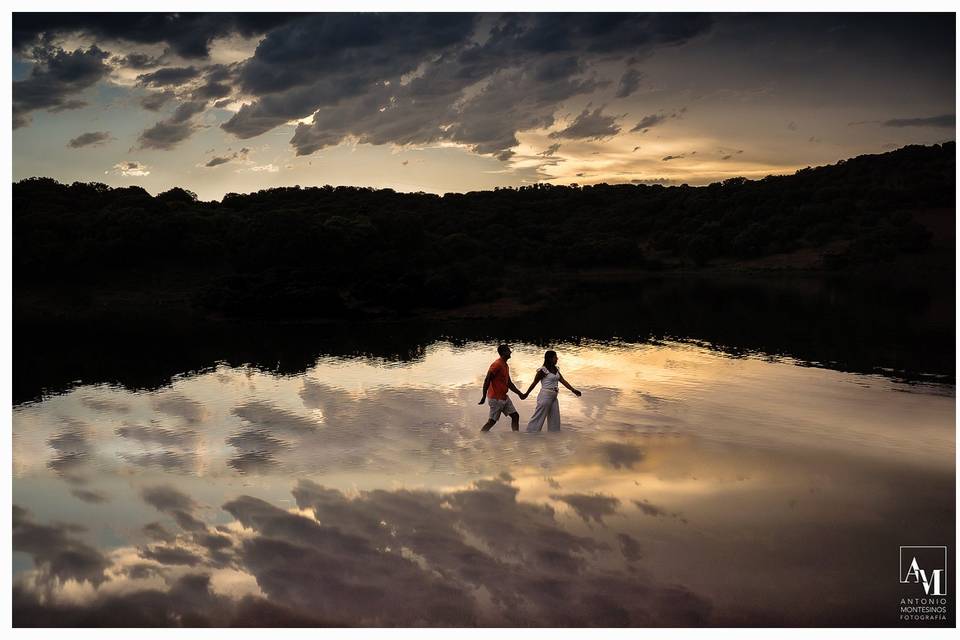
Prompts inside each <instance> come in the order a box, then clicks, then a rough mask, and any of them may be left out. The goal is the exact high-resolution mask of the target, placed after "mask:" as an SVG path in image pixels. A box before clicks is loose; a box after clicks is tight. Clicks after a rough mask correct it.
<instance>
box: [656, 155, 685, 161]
mask: <svg viewBox="0 0 960 640" xmlns="http://www.w3.org/2000/svg"><path fill="white" fill-rule="evenodd" d="M685 157H686V156H685V155H683V154H682V153H681V154H678V155H675V156H672V155H671V156H663V157H662V158H661V159H660V160H661V161H663V162H669V161H670V160H680V159H681V158H685Z"/></svg>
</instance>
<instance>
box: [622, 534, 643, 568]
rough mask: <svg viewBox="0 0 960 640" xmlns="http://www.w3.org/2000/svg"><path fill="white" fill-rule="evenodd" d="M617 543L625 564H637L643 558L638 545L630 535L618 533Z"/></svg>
mask: <svg viewBox="0 0 960 640" xmlns="http://www.w3.org/2000/svg"><path fill="white" fill-rule="evenodd" d="M617 541H618V542H619V543H620V552H621V553H622V554H623V557H624V558H625V559H626V561H627V562H637V561H639V560H640V559H642V558H643V553H642V552H641V550H640V549H641V547H640V543H639V542H637V540H636V538H634V537H633V536H631V535H630V534H627V533H618V534H617Z"/></svg>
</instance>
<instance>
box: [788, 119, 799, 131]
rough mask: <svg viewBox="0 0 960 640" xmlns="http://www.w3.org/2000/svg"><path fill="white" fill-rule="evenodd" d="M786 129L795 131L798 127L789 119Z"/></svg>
mask: <svg viewBox="0 0 960 640" xmlns="http://www.w3.org/2000/svg"><path fill="white" fill-rule="evenodd" d="M787 129H789V130H790V131H796V130H797V129H798V127H797V123H796V122H793V121H792V120H791V121H790V122H788V123H787Z"/></svg>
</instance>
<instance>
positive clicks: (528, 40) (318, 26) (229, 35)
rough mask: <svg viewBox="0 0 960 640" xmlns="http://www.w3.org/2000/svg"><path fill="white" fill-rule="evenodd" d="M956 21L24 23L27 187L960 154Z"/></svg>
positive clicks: (469, 175)
mask: <svg viewBox="0 0 960 640" xmlns="http://www.w3.org/2000/svg"><path fill="white" fill-rule="evenodd" d="M955 38H956V34H955V16H954V14H930V13H926V14H844V13H833V14H795V13H794V14H790V13H780V14H756V13H754V14H729V13H727V14H697V13H655V14H637V13H580V14H560V13H537V14H484V13H479V14H466V13H458V14H437V13H430V14H427V13H399V14H398V13H394V14H374V13H362V14H344V13H336V14H334V13H328V14H322V13H321V14H279V13H274V14H269V13H268V14H250V13H246V14H244V13H222V14H158V13H153V14H147V13H124V14H116V13H114V14H106V13H101V14H84V13H43V14H29V13H23V12H20V13H14V14H13V38H12V40H13V42H12V45H13V108H12V111H13V178H14V180H20V179H23V178H28V177H32V176H47V177H52V178H55V179H57V180H59V181H61V182H66V183H70V182H73V181H82V182H103V183H106V184H108V185H111V186H129V185H139V186H142V187H143V188H145V189H147V190H148V191H149V192H151V193H154V194H156V193H159V192H161V191H165V190H167V189H170V188H172V187H175V186H179V187H183V188H186V189H189V190H191V191H194V192H195V193H197V194H198V195H199V197H200V198H201V199H204V200H211V199H220V198H222V196H223V195H224V194H225V193H230V192H236V193H247V192H252V191H257V190H259V189H265V188H270V187H275V186H292V185H301V186H313V185H325V184H330V185H355V186H370V187H377V188H385V187H388V188H392V189H395V190H398V191H426V192H433V193H445V192H451V191H456V192H465V191H472V190H479V189H492V188H494V187H504V186H518V185H523V184H532V183H537V182H547V183H551V184H571V183H577V184H596V183H601V182H606V183H645V184H666V185H671V184H683V183H686V184H690V185H701V184H709V183H711V182H716V181H718V180H724V179H727V178H730V177H735V176H744V177H747V178H761V177H763V176H766V175H769V174H784V173H792V172H794V171H796V170H797V169H801V168H804V167H807V166H817V165H823V164H830V163H834V162H837V161H838V160H841V159H845V158H850V157H854V156H857V155H861V154H865V153H882V152H885V151H889V150H892V149H896V148H899V147H901V146H904V145H907V144H933V143H938V142H945V141H948V140H954V139H955V127H956V117H955V101H956V95H955V91H956V88H955Z"/></svg>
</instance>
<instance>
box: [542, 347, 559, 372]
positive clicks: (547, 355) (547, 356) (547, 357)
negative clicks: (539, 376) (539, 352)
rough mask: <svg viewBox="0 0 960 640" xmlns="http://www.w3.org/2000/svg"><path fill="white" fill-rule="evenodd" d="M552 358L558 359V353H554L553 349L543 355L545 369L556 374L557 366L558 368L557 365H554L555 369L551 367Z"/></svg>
mask: <svg viewBox="0 0 960 640" xmlns="http://www.w3.org/2000/svg"><path fill="white" fill-rule="evenodd" d="M551 357H552V358H556V357H557V352H556V351H554V350H553V349H551V350H550V351H547V352H546V353H545V354H543V366H545V367H546V368H547V370H548V371H550V372H551V373H556V372H557V366H556V365H553V368H551V365H550V358H551Z"/></svg>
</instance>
